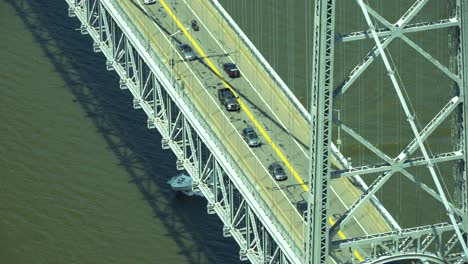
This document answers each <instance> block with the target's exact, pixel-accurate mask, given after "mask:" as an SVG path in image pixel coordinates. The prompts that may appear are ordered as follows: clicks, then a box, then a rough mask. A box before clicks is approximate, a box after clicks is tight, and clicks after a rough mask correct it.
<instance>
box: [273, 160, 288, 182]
mask: <svg viewBox="0 0 468 264" xmlns="http://www.w3.org/2000/svg"><path fill="white" fill-rule="evenodd" d="M268 172H269V173H270V174H271V176H273V179H275V181H285V180H287V179H288V176H287V175H286V172H285V171H284V169H283V166H281V164H280V163H279V162H274V163H272V164H270V166H268Z"/></svg>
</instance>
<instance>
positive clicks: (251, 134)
mask: <svg viewBox="0 0 468 264" xmlns="http://www.w3.org/2000/svg"><path fill="white" fill-rule="evenodd" d="M242 138H243V139H244V140H245V142H246V143H247V144H248V145H249V147H258V146H260V145H261V144H262V142H261V141H260V139H259V138H258V136H257V133H255V130H253V128H251V127H246V128H244V129H242Z"/></svg>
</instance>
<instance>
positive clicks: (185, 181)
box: [167, 174, 203, 197]
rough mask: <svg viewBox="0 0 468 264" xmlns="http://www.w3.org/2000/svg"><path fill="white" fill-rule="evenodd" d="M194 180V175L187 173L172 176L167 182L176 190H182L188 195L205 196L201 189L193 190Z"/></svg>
mask: <svg viewBox="0 0 468 264" xmlns="http://www.w3.org/2000/svg"><path fill="white" fill-rule="evenodd" d="M192 181H193V180H192V177H190V176H188V175H185V174H179V175H176V176H174V177H172V178H171V179H170V180H169V181H167V183H168V184H169V185H170V186H171V188H172V190H174V191H178V192H182V193H183V194H185V195H187V196H194V195H195V196H202V197H203V193H202V192H200V190H193V187H192Z"/></svg>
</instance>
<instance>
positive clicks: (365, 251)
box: [305, 0, 468, 264]
mask: <svg viewBox="0 0 468 264" xmlns="http://www.w3.org/2000/svg"><path fill="white" fill-rule="evenodd" d="M310 2H312V1H310ZM353 8H354V9H355V11H356V12H354V14H355V15H356V17H357V18H356V19H355V20H354V22H349V21H345V20H346V17H345V14H349V13H350V12H349V10H350V9H353ZM307 11H308V12H309V14H312V15H311V16H310V19H309V21H307V24H308V25H309V28H313V34H312V35H310V36H308V39H309V43H313V45H310V49H311V50H310V52H311V53H313V56H312V58H311V61H310V62H309V65H311V67H312V82H311V88H310V89H311V94H312V95H313V96H311V97H312V98H311V102H310V103H311V107H310V113H311V117H312V118H311V131H312V132H311V133H312V134H311V141H310V155H311V157H312V158H311V164H310V167H309V172H310V175H312V180H311V181H310V182H309V190H311V191H310V193H309V198H308V199H309V201H308V202H309V203H308V204H309V213H310V215H311V216H312V217H308V225H307V226H308V228H307V230H306V231H305V232H306V237H307V241H306V245H305V249H306V254H305V262H306V263H331V262H330V261H333V256H335V255H337V254H343V252H345V253H346V252H348V254H349V255H350V257H349V259H350V262H353V263H358V262H363V263H388V262H391V261H399V260H416V261H418V262H422V263H460V264H461V263H468V247H467V241H468V194H467V192H468V183H467V182H468V181H467V176H466V172H467V169H468V168H467V166H468V164H467V153H468V147H467V138H468V129H467V126H468V121H467V119H468V112H467V111H468V107H467V103H468V98H467V93H468V81H467V76H468V61H467V60H468V0H451V1H429V0H411V1H400V0H397V1H366V0H355V1H335V0H315V3H311V4H310V6H309V7H308V9H307ZM345 11H347V12H345ZM338 136H339V137H338ZM337 137H338V138H337ZM335 139H336V140H337V141H338V142H337V143H338V144H337V145H338V146H339V147H340V150H341V151H340V153H342V154H343V155H344V156H343V157H341V158H342V160H344V161H345V162H342V163H341V165H340V166H339V167H338V168H337V167H335V166H331V161H330V159H331V156H332V155H331V152H332V151H333V149H332V147H333V146H332V142H336V141H335ZM340 142H343V144H342V146H340V145H341V144H340ZM351 161H352V162H351ZM338 178H347V179H349V181H351V182H355V183H356V184H358V183H357V182H358V181H357V180H356V179H357V178H360V179H362V180H363V181H364V184H365V185H367V190H366V191H365V192H363V193H362V194H361V195H360V196H359V198H358V199H357V200H355V201H349V203H350V206H349V208H348V209H347V210H345V213H343V214H340V215H333V216H331V215H330V213H329V204H330V201H329V196H330V195H329V194H330V185H331V182H332V181H334V180H336V179H338ZM373 197H378V198H379V200H380V201H382V203H383V204H384V206H385V207H386V208H387V209H388V210H389V212H390V214H391V215H392V216H393V218H394V219H395V220H396V221H395V224H394V226H393V230H392V231H391V232H383V233H374V234H366V235H365V236H354V237H353V236H348V237H347V238H345V239H343V237H341V238H340V236H339V234H338V233H339V230H340V229H342V228H344V227H346V225H347V224H348V223H349V221H350V220H351V219H353V218H354V217H355V216H356V214H357V212H359V211H360V210H362V209H363V208H364V207H365V206H366V204H367V203H369V202H370V200H371V199H373Z"/></svg>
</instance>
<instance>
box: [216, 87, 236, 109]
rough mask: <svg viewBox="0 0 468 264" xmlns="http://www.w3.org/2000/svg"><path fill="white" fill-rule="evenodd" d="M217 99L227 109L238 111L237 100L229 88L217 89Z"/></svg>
mask: <svg viewBox="0 0 468 264" xmlns="http://www.w3.org/2000/svg"><path fill="white" fill-rule="evenodd" d="M218 99H219V101H220V102H221V104H222V105H224V107H225V108H226V110H227V111H237V112H239V111H240V105H239V102H237V99H236V97H235V96H234V94H233V93H232V91H231V90H230V89H229V88H221V89H219V90H218Z"/></svg>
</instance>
